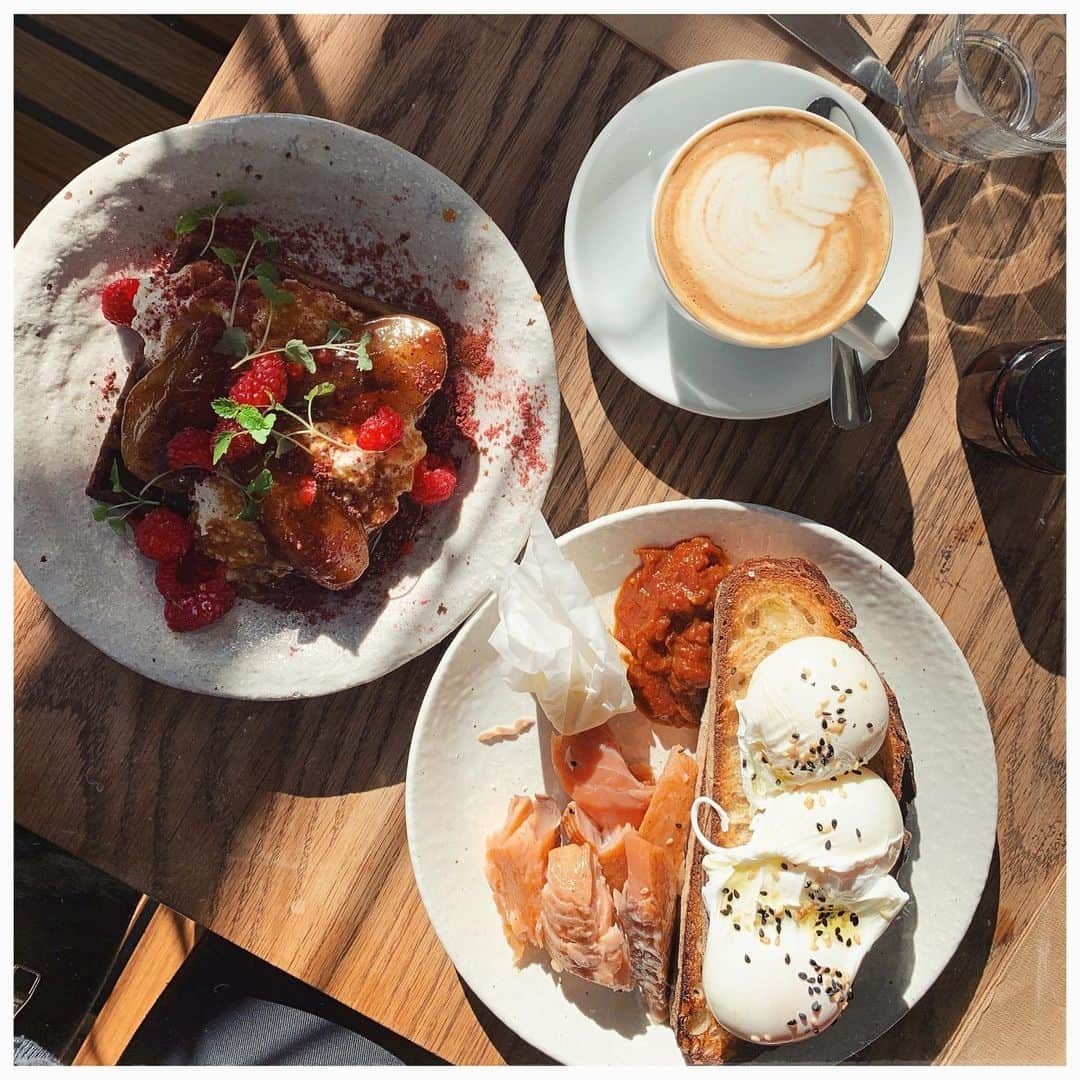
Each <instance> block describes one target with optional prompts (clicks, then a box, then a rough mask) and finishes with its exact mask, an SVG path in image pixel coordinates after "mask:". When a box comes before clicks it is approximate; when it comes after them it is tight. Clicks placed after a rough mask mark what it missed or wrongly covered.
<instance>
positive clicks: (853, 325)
mask: <svg viewBox="0 0 1080 1080" xmlns="http://www.w3.org/2000/svg"><path fill="white" fill-rule="evenodd" d="M833 336H834V337H838V338H839V339H840V340H841V341H842V342H844V344H845V345H850V346H851V347H852V348H853V349H855V350H856V352H860V353H862V354H863V355H864V356H868V357H869V358H870V359H872V360H884V359H886V357H889V356H891V355H892V354H893V353H894V352H896V350H897V348H898V346H899V345H900V338H899V336H898V335H897V333H896V331H895V330H894V329H893V328H892V326H890V325H889V323H887V322H886V321H885V319H883V318H882V317H881V316H880V315H879V314H878V313H877V312H876V311H875V310H874V309H873V308H872V307H871V306H870V305H869V304H867V305H866V307H864V308H863V309H862V311H860V312H859V313H858V315H856V316H855V317H854V318H853V319H851V320H850V321H849V322H846V323H844V325H843V326H841V327H840V328H839V329H837V330H834V331H833Z"/></svg>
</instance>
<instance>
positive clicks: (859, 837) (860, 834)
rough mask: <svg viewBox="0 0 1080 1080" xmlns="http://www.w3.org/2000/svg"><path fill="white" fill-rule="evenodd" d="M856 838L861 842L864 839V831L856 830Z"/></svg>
mask: <svg viewBox="0 0 1080 1080" xmlns="http://www.w3.org/2000/svg"><path fill="white" fill-rule="evenodd" d="M855 836H856V837H857V838H858V839H859V840H861V839H862V829H856V830H855Z"/></svg>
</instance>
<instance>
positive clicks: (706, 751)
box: [670, 558, 914, 1065]
mask: <svg viewBox="0 0 1080 1080" xmlns="http://www.w3.org/2000/svg"><path fill="white" fill-rule="evenodd" d="M855 622H856V620H855V613H854V611H853V610H852V608H851V605H850V604H849V603H848V602H847V600H845V599H844V597H842V596H841V595H840V594H839V593H837V592H835V591H834V590H833V589H832V588H830V586H829V583H828V582H827V581H826V579H825V577H824V575H823V574H822V573H821V571H820V570H819V569H818V568H817V567H816V566H814V565H813V564H812V563H810V562H808V561H806V560H805V559H800V558H783V559H780V558H756V559H748V560H747V561H745V562H743V563H741V564H740V565H738V566H736V567H735V568H734V569H733V570H732V571H731V572H730V573H729V574H728V575H727V577H725V578H724V580H723V582H722V583H721V585H720V588H719V589H718V591H717V595H716V609H715V622H714V634H713V664H712V683H711V686H710V690H709V697H708V701H707V703H706V706H705V713H704V716H703V717H702V723H701V728H700V732H699V737H698V750H697V753H698V764H699V767H700V776H699V781H698V794H699V795H707V796H709V797H711V798H712V799H713V800H714V801H715V802H717V803H718V804H719V805H720V806H722V807H723V808H724V810H725V812H726V814H727V816H728V819H729V823H728V828H727V830H726V831H722V830H721V828H720V823H719V820H718V818H717V816H716V815H709V817H708V819H707V821H704V820H703V821H702V826H703V828H704V831H705V833H706V835H707V836H708V838H709V840H710V841H712V842H713V843H715V844H717V845H720V846H723V847H733V846H736V845H740V844H743V843H745V842H746V841H747V840H748V839H749V838H750V817H751V810H750V806H749V804H748V802H747V799H746V796H745V793H744V790H743V786H742V777H741V770H740V752H739V746H738V742H737V733H738V725H739V717H738V712H737V710H736V706H735V703H736V701H738V700H740V699H742V698H743V697H745V696H746V692H747V688H748V686H749V683H750V678H751V676H752V675H753V673H754V670H755V669H756V668H757V666H758V664H759V663H760V662H761V661H762V660H763V659H764V658H765V657H766V656H768V655H769V654H770V653H772V652H773V651H774V650H776V649H778V648H779V647H780V646H782V645H785V644H786V643H787V642H789V641H792V640H794V639H796V638H802V637H809V636H818V637H832V638H836V639H838V640H841V641H844V642H846V643H847V644H849V645H851V646H853V647H854V648H856V649H858V650H859V651H860V652H862V653H863V655H866V653H865V650H863V648H862V646H861V645H860V644H859V641H858V640H857V638H856V637H855V635H854V633H853V632H852V631H853V628H854V626H855ZM868 659H871V658H869V657H868ZM871 662H872V659H871ZM882 683H883V685H884V689H885V693H886V697H887V699H888V707H889V723H888V729H887V732H886V735H885V739H884V742H883V744H882V746H881V749H880V750H879V751H878V753H877V754H876V755H875V757H874V758H873V760H872V761H871V762H870V763H869V765H870V768H871V769H873V770H874V771H875V772H876V773H877V774H878V775H879V776H881V777H882V779H883V780H884V781H885V782H886V783H887V784H888V785H889V787H890V788H891V789H892V791H893V794H894V795H895V796H896V798H897V800H898V802H899V803H900V805H901V807H906V805H907V803H908V802H910V799H911V798H912V797H913V795H914V780H913V777H912V772H911V754H910V748H909V745H908V739H907V734H906V732H905V731H904V725H903V721H902V719H901V716H900V710H899V707H898V705H897V701H896V697H895V695H894V694H893V692H892V690H891V689H890V688H889V687H888V685H887V684H885V682H884V680H882ZM905 841H906V837H905ZM687 854H688V857H687V862H686V871H685V880H684V885H683V891H682V898H681V901H680V908H681V910H680V915H681V919H680V925H681V935H680V941H679V951H678V968H677V976H676V982H675V987H674V993H673V995H672V1005H671V1017H670V1019H671V1025H672V1027H673V1028H674V1029H675V1034H676V1038H677V1039H678V1042H679V1047H680V1049H681V1050H682V1052H683V1054H684V1055H685V1056H686V1058H687V1059H688V1060H690V1061H691V1062H694V1063H696V1064H714V1065H716V1064H721V1063H723V1062H728V1061H733V1060H738V1059H744V1060H745V1059H748V1058H751V1057H753V1056H755V1055H756V1054H757V1053H758V1052H759V1050H760V1047H759V1046H757V1045H755V1044H753V1043H749V1042H745V1041H743V1040H741V1039H738V1038H736V1037H735V1036H734V1035H732V1034H731V1033H730V1032H728V1031H727V1030H726V1029H725V1028H724V1027H722V1026H721V1025H720V1024H719V1023H718V1022H717V1021H716V1019H715V1017H714V1016H713V1015H712V1012H711V1011H710V1009H709V1006H708V1004H707V1002H706V997H705V991H704V987H703V984H702V983H703V981H702V963H703V957H704V948H705V940H706V931H707V929H708V919H709V916H708V912H707V911H706V909H705V905H704V902H703V899H702V892H701V890H702V884H703V875H704V870H703V868H702V858H703V855H704V854H705V852H704V851H703V849H702V846H701V844H700V843H699V842H698V841H697V839H696V837H695V836H693V835H691V836H690V839H689V848H688V853H687ZM897 865H899V860H898V863H897ZM732 978H733V985H734V986H736V987H737V978H738V972H733V973H732Z"/></svg>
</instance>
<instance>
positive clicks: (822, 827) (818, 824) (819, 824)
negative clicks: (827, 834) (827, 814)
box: [817, 821, 825, 832]
mask: <svg viewBox="0 0 1080 1080" xmlns="http://www.w3.org/2000/svg"><path fill="white" fill-rule="evenodd" d="M817 831H818V832H824V831H825V826H824V825H822V824H821V822H820V821H819V822H818V823H817Z"/></svg>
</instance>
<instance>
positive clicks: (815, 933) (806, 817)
mask: <svg viewBox="0 0 1080 1080" xmlns="http://www.w3.org/2000/svg"><path fill="white" fill-rule="evenodd" d="M737 707H738V711H739V733H738V740H739V746H740V751H741V753H742V765H743V768H742V777H743V785H744V788H745V790H746V794H747V798H748V801H749V802H750V806H751V808H752V811H753V816H752V818H751V820H750V839H749V840H748V841H747V842H746V843H744V844H741V845H739V846H736V847H720V846H718V845H716V844H713V843H711V842H710V841H709V839H708V837H707V836H706V835H705V834H704V832H703V831H702V829H701V828H700V825H699V822H698V814H699V812H700V810H701V809H702V807H703V806H708V807H710V808H712V809H713V810H715V811H716V812H718V813H719V814H720V815H721V826H722V828H723V829H725V830H726V829H727V827H728V826H727V817H726V815H725V814H724V812H723V810H722V808H721V807H719V806H717V805H716V804H715V803H713V802H712V800H710V799H707V798H699V799H697V800H696V801H695V803H694V807H693V810H692V812H691V824H692V827H693V829H694V832H695V834H696V836H697V838H698V841H699V842H700V843H701V844H702V846H703V847H704V848H705V850H706V851H707V852H708V854H707V855H706V856H705V857H704V859H703V860H702V867H703V869H704V870H705V873H706V882H705V884H704V886H703V887H702V897H703V899H704V903H705V907H706V910H707V912H708V914H709V927H708V936H707V940H706V945H705V955H704V961H703V969H702V978H703V985H704V989H705V997H706V1001H707V1002H708V1005H709V1009H710V1010H711V1011H712V1013H713V1015H714V1016H715V1017H716V1019H717V1021H718V1022H719V1023H721V1024H722V1025H723V1026H724V1027H725V1028H727V1030H728V1031H730V1032H732V1034H734V1035H736V1036H738V1037H739V1038H741V1039H746V1040H748V1041H750V1042H755V1043H782V1042H794V1041H798V1040H802V1039H806V1038H809V1037H811V1036H813V1035H816V1034H818V1033H820V1032H821V1031H824V1030H825V1028H827V1027H828V1026H829V1025H830V1024H831V1023H833V1021H835V1020H836V1019H837V1017H838V1016H839V1015H840V1014H841V1013H842V1012H843V1010H844V1009H845V1008H846V1006H847V1003H848V1001H849V1000H850V999H851V993H852V991H851V986H852V983H853V982H854V980H855V976H856V975H857V974H858V971H859V967H860V966H861V964H862V961H863V959H864V958H865V957H866V955H867V953H868V952H869V951H870V949H871V948H872V947H873V945H874V943H875V942H876V941H877V940H878V938H880V937H881V935H882V934H883V933H884V932H885V930H886V929H888V926H889V924H890V923H891V922H892V920H893V919H894V918H895V917H896V915H897V914H898V913H899V912H900V910H901V909H902V908H903V906H904V904H905V903H906V902H907V900H908V895H907V893H905V892H904V890H903V889H902V888H900V886H899V885H898V884H897V882H896V881H895V879H894V878H892V877H891V876H890V872H891V871H892V869H893V868H894V866H895V865H896V861H897V859H898V858H899V857H900V852H901V851H902V849H903V844H904V823H903V816H902V814H901V810H900V805H899V803H898V802H897V800H896V797H895V796H894V795H893V792H892V789H891V788H890V787H889V786H888V784H886V783H885V781H884V780H882V779H881V777H879V776H878V775H877V774H876V773H874V772H873V771H872V770H871V769H869V768H867V767H866V765H865V764H864V763H865V762H866V761H867V760H868V759H869V758H871V757H873V755H874V754H875V753H876V752H877V751H878V749H879V748H880V746H881V743H882V740H883V739H884V737H885V731H886V728H887V726H888V721H889V706H888V698H887V695H886V693H885V689H884V686H883V684H882V682H881V679H880V677H879V676H878V674H877V671H876V670H875V669H874V667H873V665H872V664H871V663H870V662H869V661H868V660H867V659H866V658H865V657H864V656H863V655H862V653H861V652H859V650H858V649H855V648H853V647H852V646H850V645H847V644H846V643H845V642H841V641H835V640H833V639H831V638H820V637H807V638H800V639H798V640H795V641H792V642H789V643H788V644H787V645H784V646H781V648H779V649H777V650H775V651H774V652H773V653H771V654H769V656H767V657H766V658H765V659H764V660H763V661H762V662H761V663H760V664H759V665H758V667H757V668H756V669H755V671H754V674H753V676H752V677H751V680H750V685H749V686H748V688H747V694H746V698H745V699H743V700H742V701H739V702H737ZM823 725H824V726H823ZM823 740H824V741H823Z"/></svg>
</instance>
